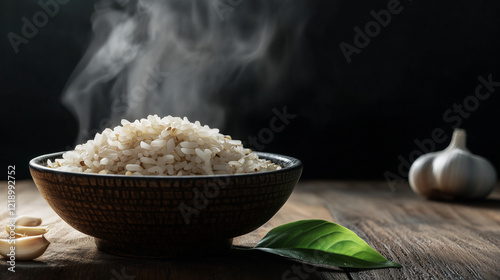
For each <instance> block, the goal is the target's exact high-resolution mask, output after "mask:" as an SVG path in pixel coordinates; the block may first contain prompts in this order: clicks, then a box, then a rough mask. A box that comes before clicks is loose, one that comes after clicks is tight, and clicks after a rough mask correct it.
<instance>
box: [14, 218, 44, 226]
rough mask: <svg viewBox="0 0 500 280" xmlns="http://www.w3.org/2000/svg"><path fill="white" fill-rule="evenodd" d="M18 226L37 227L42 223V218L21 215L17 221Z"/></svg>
mask: <svg viewBox="0 0 500 280" xmlns="http://www.w3.org/2000/svg"><path fill="white" fill-rule="evenodd" d="M15 224H16V225H18V226H25V227H36V226H39V225H41V224H42V218H39V217H33V216H19V217H18V218H17V219H16V222H15Z"/></svg>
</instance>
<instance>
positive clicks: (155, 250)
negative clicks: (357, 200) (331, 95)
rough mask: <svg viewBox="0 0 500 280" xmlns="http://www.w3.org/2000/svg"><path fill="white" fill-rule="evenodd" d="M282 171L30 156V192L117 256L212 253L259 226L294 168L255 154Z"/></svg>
mask: <svg viewBox="0 0 500 280" xmlns="http://www.w3.org/2000/svg"><path fill="white" fill-rule="evenodd" d="M258 155H259V157H261V158H265V159H269V160H271V161H272V162H274V163H276V164H279V165H281V167H282V169H280V170H276V171H270V172H260V173H251V174H237V175H214V176H125V175H104V174H88V173H76V172H64V171H58V170H55V169H52V168H49V167H47V164H46V163H47V160H48V159H50V160H54V159H56V158H61V157H62V152H60V153H55V154H49V155H43V156H39V157H37V158H34V159H32V160H31V161H30V171H31V176H32V177H33V179H34V181H35V183H36V185H37V187H38V190H39V191H40V193H41V194H42V196H43V197H44V198H45V200H46V201H47V202H48V203H49V205H50V207H52V209H53V210H54V211H55V212H56V213H57V214H58V215H59V216H60V217H61V218H62V219H63V220H64V221H65V222H66V223H68V224H69V225H70V226H72V227H73V228H75V229H76V230H78V231H81V232H83V233H85V234H88V235H90V236H93V237H95V241H96V244H97V247H98V248H99V249H100V250H102V251H105V252H108V253H112V254H117V255H122V256H142V257H182V256H192V255H202V254H210V253H215V252H219V251H221V250H226V249H229V248H230V247H231V243H232V239H233V237H236V236H239V235H243V234H246V233H248V232H250V231H252V230H254V229H256V228H258V227H260V226H261V225H263V224H264V223H266V222H267V221H268V220H269V219H270V218H271V217H272V216H273V215H274V214H276V212H278V210H279V209H280V208H281V207H282V206H283V204H285V202H286V200H287V199H288V197H289V196H290V194H291V193H292V191H293V189H294V187H295V185H296V183H297V181H298V180H299V178H300V175H301V173H302V163H301V162H300V161H299V160H297V159H295V158H292V157H288V156H283V155H278V154H270V153H258Z"/></svg>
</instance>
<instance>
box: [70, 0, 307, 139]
mask: <svg viewBox="0 0 500 280" xmlns="http://www.w3.org/2000/svg"><path fill="white" fill-rule="evenodd" d="M307 2H308V1H290V0H289V1H275V0H274V1H270V0H258V1H257V0H240V1H234V0H233V1H227V2H223V1H222V0H215V1H196V0H194V1H187V0H172V1H166V0H158V1H153V0H137V1H127V0H122V1H119V2H118V1H117V2H114V1H109V0H108V1H103V2H100V3H99V4H98V5H97V6H96V11H95V13H94V15H93V17H92V26H93V31H94V33H95V34H94V38H93V40H92V42H91V44H90V46H89V48H88V50H87V52H86V54H85V55H84V57H83V59H82V60H81V62H80V63H79V65H78V66H77V68H76V70H75V72H74V73H73V76H72V78H71V79H70V81H69V84H68V86H67V88H66V91H65V93H64V97H63V102H64V103H65V104H66V105H67V106H68V107H69V108H70V109H71V110H72V111H73V112H74V113H75V114H76V116H77V118H78V120H79V124H80V134H79V137H78V139H77V141H78V142H81V141H84V140H87V139H88V138H90V137H93V134H94V133H95V132H97V131H100V130H102V129H104V128H105V127H109V126H114V125H117V124H118V123H119V120H120V119H122V118H127V119H138V118H142V117H144V116H147V115H149V114H158V115H160V116H162V115H173V116H187V117H188V118H189V119H190V120H191V121H194V120H199V121H201V122H202V123H205V124H209V125H211V126H213V127H219V128H223V127H224V124H225V122H226V121H227V118H228V116H227V114H226V112H227V110H226V109H227V107H226V106H230V105H228V102H227V100H238V99H239V98H247V99H248V100H251V101H250V102H255V103H258V102H261V101H262V100H263V99H272V98H278V97H277V96H274V97H273V96H269V95H270V94H271V92H273V90H274V89H275V87H276V85H277V84H279V82H280V81H283V79H284V77H285V73H286V72H287V68H288V67H290V64H291V61H292V60H293V58H294V57H295V56H297V55H298V54H297V53H298V48H299V42H300V38H301V35H302V33H303V29H304V26H305V24H306V23H307V16H308V13H309V12H308V11H309V10H310V9H308V7H307V6H305V5H306V3H307ZM308 6H310V5H308ZM243 86H249V87H247V88H246V91H247V93H245V90H241V88H242V87H243ZM248 91H251V93H248ZM243 94H247V96H246V97H245V96H242V95H243ZM252 106H257V104H253V105H252Z"/></svg>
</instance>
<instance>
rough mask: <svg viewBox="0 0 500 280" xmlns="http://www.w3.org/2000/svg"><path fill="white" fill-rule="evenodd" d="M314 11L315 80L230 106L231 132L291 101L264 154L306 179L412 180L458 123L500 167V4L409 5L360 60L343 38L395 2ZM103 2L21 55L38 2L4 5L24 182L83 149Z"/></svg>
mask: <svg viewBox="0 0 500 280" xmlns="http://www.w3.org/2000/svg"><path fill="white" fill-rule="evenodd" d="M42 1H43V0H42ZM304 1H305V0H304ZM61 2H64V1H61ZM436 2H438V3H436ZM314 3H315V5H316V8H315V13H314V16H313V17H312V19H311V20H310V22H309V24H308V26H307V29H306V37H305V40H306V42H305V46H306V48H307V50H308V53H309V55H310V57H309V58H308V62H307V63H310V64H312V65H313V67H309V68H308V71H312V73H311V72H310V73H308V75H309V76H308V77H310V78H309V79H308V80H307V82H305V83H302V84H300V85H298V86H295V87H294V88H293V89H291V90H290V93H289V94H287V95H286V96H284V97H282V99H281V100H273V101H269V104H268V106H263V107H265V108H269V109H267V110H262V111H256V112H253V113H252V114H249V113H247V114H245V115H241V114H239V110H238V108H236V107H234V106H233V107H232V106H231V104H230V100H229V101H228V104H227V107H228V108H229V112H230V114H229V118H228V121H227V126H226V128H225V130H224V131H223V132H224V133H225V134H231V135H232V136H233V138H240V139H248V137H249V136H257V135H258V133H259V132H260V131H261V130H262V129H263V128H266V127H269V121H270V119H271V118H272V117H273V112H272V110H271V108H273V107H275V108H277V109H279V110H280V111H281V110H282V108H283V106H284V105H286V108H287V111H288V112H289V113H291V114H294V115H297V117H296V118H294V119H293V120H292V121H290V123H289V124H288V125H287V126H286V127H285V129H284V130H283V131H281V132H276V133H274V137H273V139H272V141H270V143H268V144H266V145H265V148H264V149H263V151H269V152H276V153H283V154H288V155H292V156H296V157H298V158H300V159H301V160H303V162H304V163H305V170H304V178H309V179H311V178H334V179H384V173H386V172H387V171H388V172H391V173H393V174H395V175H398V176H400V177H401V178H405V175H406V174H405V172H406V171H407V166H406V165H407V163H406V161H408V162H411V160H412V157H413V156H414V155H415V154H418V152H417V153H415V151H418V150H422V149H429V150H432V149H433V148H435V149H443V148H444V147H445V146H446V145H447V143H448V141H449V138H450V136H451V133H452V130H453V128H454V127H455V126H457V125H458V124H459V126H460V127H462V128H465V129H466V130H467V132H468V134H469V138H468V139H469V141H468V147H469V149H470V150H471V151H473V152H474V153H476V154H479V155H482V156H484V157H486V158H487V159H489V160H490V161H491V162H493V163H494V165H495V166H496V168H497V170H499V167H500V149H499V147H498V144H497V142H498V137H499V132H498V129H497V124H498V120H499V114H500V113H499V112H498V108H499V105H500V97H499V96H498V95H500V87H496V88H495V86H493V87H491V86H490V89H493V90H495V89H497V90H496V91H492V92H491V94H490V95H489V96H487V97H485V96H484V94H486V91H482V92H480V93H482V94H483V95H481V96H480V97H481V98H482V99H483V100H479V99H478V98H477V97H474V96H475V89H476V87H477V86H478V85H480V84H481V83H480V81H479V80H478V77H479V76H481V77H483V78H485V79H486V80H488V78H489V79H490V80H492V81H499V82H500V64H499V63H500V57H499V54H498V53H499V47H500V17H498V15H499V14H500V4H498V2H497V1H472V0H471V1H418V0H414V1H409V0H408V1H401V2H400V5H399V6H398V7H399V9H400V10H399V13H394V14H392V16H391V22H390V23H389V24H388V25H387V26H386V27H382V28H381V29H380V31H379V32H376V31H377V30H374V31H373V32H375V33H376V34H374V36H373V38H371V39H370V42H369V43H368V44H367V45H366V46H363V43H366V42H362V38H361V39H360V38H358V39H359V40H360V41H359V42H358V50H355V52H354V53H352V54H351V55H350V59H351V62H350V63H348V61H347V59H346V57H345V56H344V54H343V52H342V49H341V48H340V47H339V45H340V44H341V43H342V42H344V43H346V44H349V45H351V46H352V47H348V48H350V49H351V50H353V48H354V47H356V43H355V41H354V40H355V35H356V31H355V29H354V28H355V27H359V28H361V29H364V27H365V25H366V24H367V23H370V22H371V21H373V20H374V16H373V15H372V14H370V11H372V10H373V11H375V12H378V11H380V10H381V9H387V6H388V5H395V3H396V2H395V1H314ZM94 4H95V3H94V2H93V1H69V2H68V3H67V4H64V5H62V4H61V6H60V8H61V9H60V11H59V12H58V13H57V14H56V15H55V16H54V17H53V18H50V20H49V21H48V23H47V24H46V25H45V26H43V27H41V28H39V30H38V31H37V34H36V35H35V36H34V37H33V38H31V39H29V40H28V41H29V42H28V43H27V44H20V45H19V51H18V52H17V54H16V53H15V51H14V48H13V47H12V45H11V43H10V42H9V37H8V34H9V33H10V32H14V33H17V34H20V33H21V28H22V25H23V22H22V18H23V17H28V18H30V17H31V16H32V15H33V14H34V13H36V12H38V11H40V6H39V5H38V4H37V1H27V0H24V1H19V0H17V1H14V0H4V1H2V3H1V4H0V7H1V8H0V14H1V17H0V18H1V19H2V24H1V26H0V30H1V32H0V35H1V36H2V37H1V39H0V44H1V52H0V53H1V60H0V61H1V64H0V67H1V68H0V85H1V86H2V88H1V91H0V92H1V104H2V110H1V115H2V123H3V124H4V128H5V129H4V130H3V137H2V140H1V141H2V150H1V161H2V166H5V168H6V166H7V165H12V164H15V165H16V166H17V170H18V178H28V177H29V173H28V168H27V164H28V161H29V159H31V158H32V157H34V156H37V155H40V154H44V153H48V152H54V151H61V150H66V149H68V148H69V147H71V146H73V144H74V141H75V137H76V136H77V132H78V125H77V123H76V119H75V118H74V116H72V114H71V113H70V112H69V111H68V110H67V109H66V108H65V107H64V106H62V105H61V103H60V101H59V99H60V96H61V94H62V91H63V89H64V86H65V83H66V82H67V80H68V78H69V77H70V75H71V73H72V71H73V70H74V68H75V66H76V64H77V63H78V61H79V60H80V58H81V57H82V55H83V53H84V52H85V49H86V47H87V46H88V43H89V41H90V39H91V38H92V32H91V26H90V16H91V14H92V12H93V10H94ZM241 5H244V2H243V3H242V4H241ZM365 39H366V38H365ZM345 46H346V45H345V44H344V47H345ZM356 52H358V53H356ZM293 67H296V68H298V69H300V67H301V65H294V66H293ZM311 69H312V70H311ZM294 73H298V74H296V75H300V71H295V72H294ZM293 78H294V77H290V79H293ZM493 85H495V84H493ZM485 89H486V87H483V90H485ZM464 101H465V104H463V102H464ZM251 102H262V101H261V100H259V101H252V100H250V104H249V106H250V105H251ZM455 104H456V105H455ZM457 106H462V109H461V110H462V111H459V107H457ZM261 107H262V106H261ZM449 110H451V111H449ZM434 129H438V130H439V131H444V133H445V135H446V136H447V137H448V140H446V141H444V142H441V143H436V142H435V141H430V140H426V139H430V138H431V137H432V133H433V130H434ZM415 141H423V142H424V143H427V144H426V145H427V146H425V145H424V146H425V147H424V148H421V147H420V146H419V145H417V144H416V143H415ZM431 142H432V143H431ZM253 148H255V147H253ZM398 167H399V170H398Z"/></svg>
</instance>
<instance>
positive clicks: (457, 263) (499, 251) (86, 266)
mask: <svg viewBox="0 0 500 280" xmlns="http://www.w3.org/2000/svg"><path fill="white" fill-rule="evenodd" d="M6 186H7V184H6V182H2V185H1V189H0V222H1V223H4V222H5V221H6V219H7V218H8V216H7V191H6ZM16 190H17V193H16V211H17V215H36V216H40V217H42V219H43V224H51V225H52V228H51V230H50V231H49V232H48V233H47V234H46V238H47V239H48V240H49V241H50V242H51V245H50V246H49V248H48V249H47V251H46V252H45V254H43V255H42V256H41V257H39V258H37V259H36V260H34V261H28V262H16V267H15V270H16V272H15V273H12V272H9V271H8V270H7V268H8V267H9V266H8V264H7V263H6V261H5V260H2V259H0V279H23V280H24V279H116V280H121V279H128V280H132V279H293V280H296V279H500V191H499V189H498V187H497V189H496V190H495V192H494V193H493V194H492V195H491V196H490V197H489V198H488V199H487V200H485V201H481V202H474V203H450V202H439V201H429V200H426V199H424V198H421V197H419V196H417V195H415V194H414V193H413V192H412V191H411V190H410V188H409V186H408V185H406V184H401V185H398V186H396V188H395V189H393V190H391V188H389V186H388V185H387V184H385V183H384V182H332V181H311V182H301V183H299V185H298V186H297V188H296V190H295V191H294V193H293V194H292V196H291V197H290V199H289V201H288V202H287V203H286V204H285V206H284V207H283V208H282V209H281V210H280V211H279V212H278V213H277V214H276V215H275V216H274V217H273V218H272V219H271V220H270V221H269V222H268V223H266V224H265V225H264V226H262V227H260V228H259V229H257V230H255V231H253V232H251V233H249V234H246V235H244V236H240V237H238V238H236V239H235V240H234V243H233V244H234V245H239V246H253V245H255V244H256V243H257V242H258V241H259V240H260V239H261V238H262V237H263V236H264V235H265V234H266V233H267V232H268V231H269V230H270V229H271V228H273V227H276V226H278V225H281V224H283V223H287V222H292V221H296V220H301V219H325V220H329V221H333V222H336V223H339V224H341V225H343V226H345V227H347V228H349V229H351V230H353V231H354V232H356V233H357V234H358V235H359V236H360V237H361V238H363V239H364V240H365V241H366V242H367V243H368V244H370V245H371V246H372V247H373V248H375V249H376V250H377V251H379V252H380V253H381V254H382V255H384V256H385V257H387V258H388V259H390V260H392V261H396V262H399V263H401V264H402V265H403V267H402V268H399V269H398V268H390V269H376V270H362V271H354V270H352V271H345V270H341V269H326V268H313V267H311V266H308V265H303V264H298V263H295V262H291V261H288V260H285V259H282V258H279V257H274V256H271V255H267V254H265V253H259V252H254V253H250V252H242V251H239V250H232V251H230V252H229V253H227V254H224V255H219V256H213V257H200V258H190V259H161V260H158V259H134V258H123V257H117V256H113V255H109V254H106V253H102V252H100V251H98V250H97V248H96V246H95V243H94V240H93V238H91V237H89V236H86V235H84V234H82V233H80V232H78V231H76V230H74V229H73V228H71V227H70V226H68V225H67V224H66V223H65V222H63V221H62V220H61V219H60V218H59V217H58V216H57V215H56V214H55V213H54V212H53V211H52V209H50V207H49V206H48V205H47V203H46V202H45V201H44V200H43V198H42V197H41V195H40V193H39V192H38V190H37V189H36V187H35V185H34V183H33V182H32V181H18V182H17V184H16ZM2 235H3V236H2ZM5 236H6V233H2V234H0V237H5ZM137 238H138V239H140V238H141V233H140V232H138V233H137Z"/></svg>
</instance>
